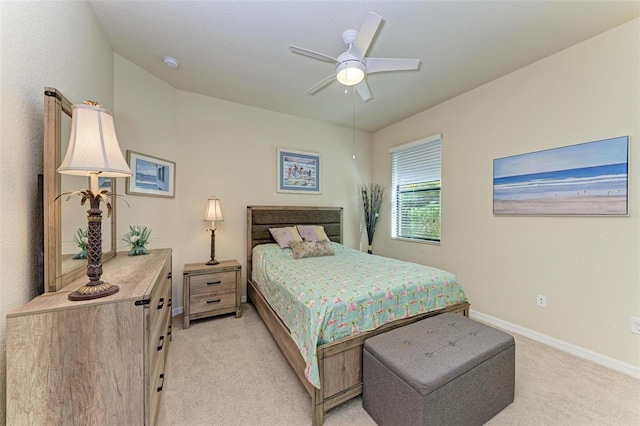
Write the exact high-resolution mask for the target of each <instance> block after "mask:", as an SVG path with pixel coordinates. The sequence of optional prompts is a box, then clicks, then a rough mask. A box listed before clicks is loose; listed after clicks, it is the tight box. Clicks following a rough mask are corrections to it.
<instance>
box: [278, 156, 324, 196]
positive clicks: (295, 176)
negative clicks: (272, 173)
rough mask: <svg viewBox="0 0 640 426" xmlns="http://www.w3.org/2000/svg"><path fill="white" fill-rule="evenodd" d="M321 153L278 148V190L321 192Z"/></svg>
mask: <svg viewBox="0 0 640 426" xmlns="http://www.w3.org/2000/svg"><path fill="white" fill-rule="evenodd" d="M320 160H321V157H320V154H319V153H317V152H304V151H293V150H290V149H282V148H278V159H277V165H278V187H277V191H278V192H284V193H287V192H288V193H304V194H320V177H321V173H320V172H321V170H320Z"/></svg>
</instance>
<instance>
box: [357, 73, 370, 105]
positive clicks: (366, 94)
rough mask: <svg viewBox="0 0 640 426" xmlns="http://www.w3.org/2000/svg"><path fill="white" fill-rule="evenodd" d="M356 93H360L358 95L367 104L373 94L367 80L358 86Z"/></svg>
mask: <svg viewBox="0 0 640 426" xmlns="http://www.w3.org/2000/svg"><path fill="white" fill-rule="evenodd" d="M356 92H358V95H360V97H361V98H362V100H363V101H365V102H366V101H368V100H369V99H371V92H370V91H369V85H368V84H367V80H366V79H365V80H362V81H361V82H360V83H358V84H356Z"/></svg>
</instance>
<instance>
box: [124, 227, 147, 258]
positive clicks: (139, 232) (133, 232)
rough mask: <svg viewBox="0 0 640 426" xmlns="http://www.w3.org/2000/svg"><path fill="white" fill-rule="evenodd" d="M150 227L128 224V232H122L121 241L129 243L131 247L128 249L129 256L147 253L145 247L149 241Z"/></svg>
mask: <svg viewBox="0 0 640 426" xmlns="http://www.w3.org/2000/svg"><path fill="white" fill-rule="evenodd" d="M150 234H151V229H149V228H147V227H146V226H143V227H140V226H131V225H129V232H127V233H126V234H124V237H122V241H124V242H125V243H127V244H129V245H130V246H131V249H130V250H129V253H128V255H129V256H139V255H141V254H149V250H147V248H146V247H145V246H146V245H147V242H149V235H150Z"/></svg>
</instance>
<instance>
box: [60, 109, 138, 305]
mask: <svg viewBox="0 0 640 426" xmlns="http://www.w3.org/2000/svg"><path fill="white" fill-rule="evenodd" d="M71 111H72V114H71V137H70V140H69V147H68V149H67V153H66V155H65V157H64V160H63V161H62V164H60V167H59V168H58V173H61V174H67V175H76V176H89V179H90V183H91V188H90V189H84V190H82V191H78V194H79V195H82V202H81V204H82V205H84V203H85V201H87V200H88V201H89V207H90V208H89V210H88V211H87V214H88V216H87V221H88V238H89V241H88V243H87V276H88V277H89V282H88V283H87V284H85V285H83V286H82V287H80V288H79V289H78V290H76V291H74V292H72V293H69V296H68V297H69V300H89V299H97V298H99V297H105V296H109V295H111V294H114V293H117V292H118V291H119V288H118V286H116V285H113V284H110V283H108V282H106V281H102V280H101V279H100V278H101V276H102V211H101V210H100V201H105V202H107V199H108V197H109V196H113V194H110V193H109V192H108V191H106V190H104V191H100V188H99V186H98V176H100V177H111V178H116V177H127V176H131V169H130V168H129V165H128V164H127V161H126V160H125V158H124V156H123V155H122V151H121V150H120V145H119V144H118V138H117V137H116V129H115V127H114V125H113V115H112V114H111V111H108V110H106V109H104V108H102V105H100V104H98V103H97V102H93V101H84V103H82V104H77V105H72V106H71Z"/></svg>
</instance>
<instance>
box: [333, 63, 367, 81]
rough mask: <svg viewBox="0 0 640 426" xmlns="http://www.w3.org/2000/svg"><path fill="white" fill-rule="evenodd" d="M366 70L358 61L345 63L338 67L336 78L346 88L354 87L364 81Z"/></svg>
mask: <svg viewBox="0 0 640 426" xmlns="http://www.w3.org/2000/svg"><path fill="white" fill-rule="evenodd" d="M365 70H366V68H365V66H364V64H363V63H362V62H360V61H357V60H348V61H344V62H342V63H340V64H338V66H336V78H337V79H338V81H339V82H340V83H342V84H344V85H345V86H353V85H355V84H358V83H360V82H361V81H362V80H363V79H364V72H365Z"/></svg>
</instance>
